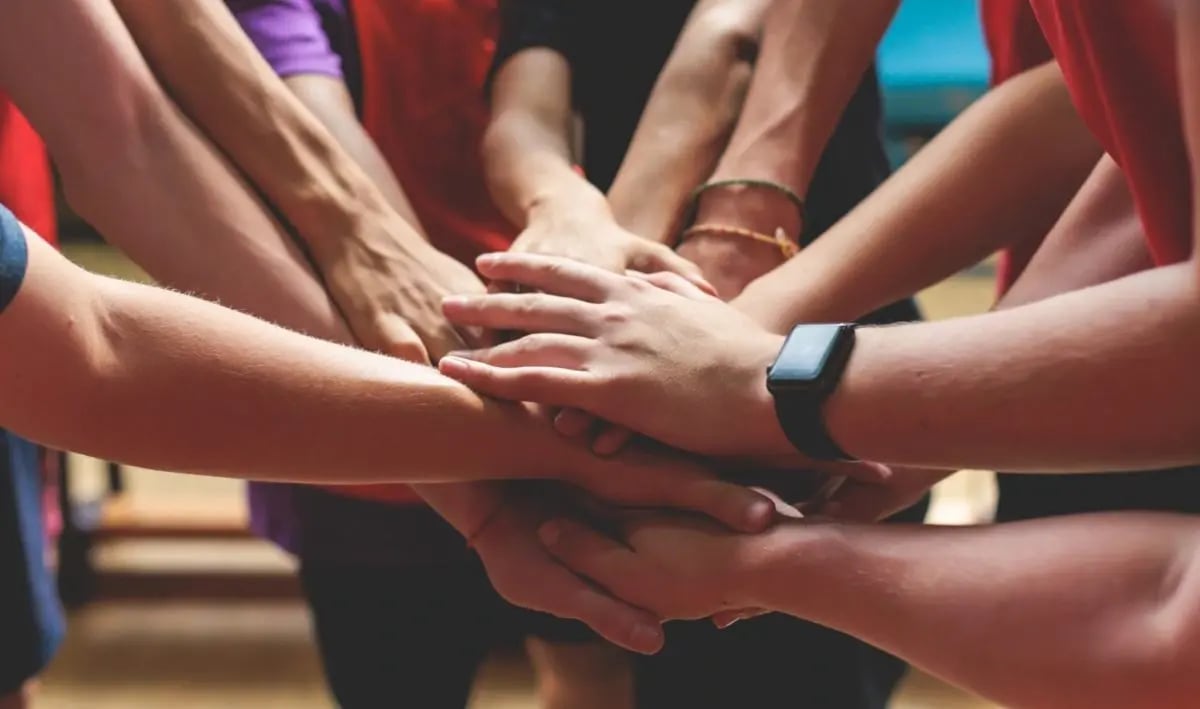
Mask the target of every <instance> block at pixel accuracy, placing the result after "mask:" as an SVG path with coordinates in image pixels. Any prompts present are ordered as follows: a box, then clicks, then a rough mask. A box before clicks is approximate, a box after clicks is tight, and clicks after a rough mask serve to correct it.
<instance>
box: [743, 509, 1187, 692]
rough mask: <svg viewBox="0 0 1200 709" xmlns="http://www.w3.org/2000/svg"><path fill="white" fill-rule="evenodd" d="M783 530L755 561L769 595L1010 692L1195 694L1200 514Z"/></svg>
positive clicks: (927, 665) (803, 613)
mask: <svg viewBox="0 0 1200 709" xmlns="http://www.w3.org/2000/svg"><path fill="white" fill-rule="evenodd" d="M772 535H773V536H774V537H775V538H776V542H775V547H774V549H773V552H772V554H771V555H770V556H769V557H768V558H769V559H770V562H771V563H769V564H767V565H765V566H764V567H763V568H762V570H761V572H760V573H759V575H758V578H759V579H761V580H760V581H759V582H758V586H759V587H760V588H761V591H760V594H761V596H762V600H764V601H766V603H767V605H766V607H772V608H779V609H782V610H785V611H786V612H788V613H790V614H793V615H796V616H799V617H802V618H806V619H810V620H813V621H816V622H818V623H821V624H823V625H828V626H830V627H832V628H835V629H838V630H841V631H844V632H847V633H850V634H851V635H854V636H856V637H860V638H862V639H864V640H866V641H868V642H870V643H872V644H874V645H877V646H879V647H881V648H883V649H884V650H887V651H888V652H891V653H893V654H896V655H898V656H899V657H902V658H904V659H906V660H908V661H909V662H911V663H912V664H913V665H915V666H917V667H920V668H921V669H923V670H926V671H928V672H930V673H932V674H934V675H937V676H939V677H941V678H943V679H945V680H947V681H949V682H951V683H953V684H956V685H960V686H963V687H966V688H967V689H970V690H972V691H974V692H976V693H978V694H980V695H982V696H984V697H986V698H988V699H991V700H993V701H996V702H999V703H1001V704H1003V705H1004V706H1013V707H1129V706H1163V707H1166V706H1184V705H1187V704H1189V703H1190V702H1191V701H1192V699H1193V698H1194V697H1195V696H1196V692H1197V690H1200V687H1198V686H1197V681H1196V679H1195V677H1196V675H1195V673H1194V672H1193V671H1192V669H1191V668H1192V667H1193V666H1194V664H1193V663H1194V661H1195V658H1196V657H1197V652H1198V650H1200V637H1196V636H1195V635H1196V634H1195V632H1194V630H1193V629H1194V628H1195V622H1194V620H1192V619H1191V618H1190V616H1192V615H1194V608H1195V601H1194V596H1195V589H1196V584H1197V583H1198V582H1200V573H1198V572H1200V568H1198V567H1197V566H1196V564H1195V563H1194V561H1193V560H1194V558H1195V556H1196V551H1197V543H1198V541H1200V529H1198V528H1197V526H1196V523H1195V522H1194V520H1192V519H1190V518H1187V517H1183V516H1165V515H1158V516H1156V515H1148V514H1124V515H1101V516H1081V517H1074V518H1059V519H1051V520H1039V521H1034V522H1024V523H1017V524H1007V525H998V526H992V527H975V528H962V527H959V528H937V527H897V526H892V525H888V526H886V527H878V526H870V527H858V526H840V525H838V526H827V527H822V526H797V527H792V528H790V529H785V530H783V531H781V532H774V533H772ZM1047 540H1053V543H1047ZM814 579H820V583H813V580H814ZM930 628H938V631H937V632H936V633H931V632H930Z"/></svg>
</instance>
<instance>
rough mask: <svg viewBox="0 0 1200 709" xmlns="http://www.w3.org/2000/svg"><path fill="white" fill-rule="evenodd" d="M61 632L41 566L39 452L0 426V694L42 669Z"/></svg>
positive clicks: (53, 596)
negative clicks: (0, 429)
mask: <svg viewBox="0 0 1200 709" xmlns="http://www.w3.org/2000/svg"><path fill="white" fill-rule="evenodd" d="M64 631H65V624H64V621H63V616H62V610H61V607H60V605H59V602H58V593H57V590H56V588H55V583H54V577H53V575H52V574H51V573H50V570H49V569H48V568H47V566H46V533H45V530H44V527H43V524H42V468H41V453H40V451H39V449H38V448H37V447H36V446H34V445H33V444H32V443H30V442H28V441H25V440H22V439H20V438H17V437H16V436H14V435H12V434H11V433H8V432H5V431H0V696H2V695H5V694H10V693H12V692H14V691H16V690H17V689H19V688H20V687H21V685H23V684H24V683H25V682H26V681H27V680H29V679H31V678H32V677H34V676H35V675H37V674H38V673H39V672H41V671H42V669H43V668H45V666H46V665H47V664H48V663H49V662H50V660H51V658H52V657H53V656H54V652H55V650H57V649H58V645H59V643H60V642H61V641H62V637H63V633H64Z"/></svg>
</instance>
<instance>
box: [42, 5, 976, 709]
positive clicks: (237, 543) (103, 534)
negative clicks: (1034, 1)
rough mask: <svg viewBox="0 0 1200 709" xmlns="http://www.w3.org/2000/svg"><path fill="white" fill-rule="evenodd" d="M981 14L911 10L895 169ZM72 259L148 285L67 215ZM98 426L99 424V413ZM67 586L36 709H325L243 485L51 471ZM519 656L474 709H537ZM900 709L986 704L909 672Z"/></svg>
mask: <svg viewBox="0 0 1200 709" xmlns="http://www.w3.org/2000/svg"><path fill="white" fill-rule="evenodd" d="M988 68H989V64H988V57H987V53H986V50H985V48H984V45H983V40H982V37H981V34H980V21H979V17H978V8H977V4H976V2H975V0H904V2H903V3H902V5H901V11H900V14H899V16H898V18H897V19H896V21H895V23H894V25H893V27H892V29H891V30H890V32H889V35H888V37H887V39H886V41H885V42H884V44H883V46H882V49H881V52H880V71H881V78H882V81H883V85H884V89H885V99H886V106H887V112H888V119H887V134H888V138H889V147H890V152H891V155H892V158H893V160H894V161H895V162H897V163H900V162H903V161H904V160H905V159H906V158H907V157H908V156H909V155H911V154H912V153H913V152H914V151H916V150H918V149H919V148H920V146H921V145H922V143H923V142H924V141H926V140H928V138H929V137H931V136H932V135H934V134H935V133H936V132H937V131H938V130H939V129H940V128H941V127H942V126H944V125H945V123H946V122H948V121H949V120H950V119H951V118H952V117H953V116H954V115H955V114H957V113H958V112H959V111H961V110H962V108H963V107H965V106H966V105H967V104H969V103H970V102H971V101H972V100H974V99H975V98H976V97H977V96H979V95H980V94H981V93H982V92H983V91H984V90H985V88H986V86H987V81H988ZM62 224H63V230H62V231H63V234H62V237H63V242H64V247H65V252H66V254H67V255H68V256H69V257H70V258H72V259H73V260H75V261H77V262H78V263H80V264H81V265H83V266H85V267H87V268H89V269H92V270H95V271H98V272H102V273H107V274H110V275H115V276H119V277H123V278H132V279H142V278H144V276H143V274H141V273H140V272H139V271H138V270H137V269H136V268H134V267H133V266H131V265H130V264H129V262H128V261H126V260H125V259H124V258H123V257H122V256H120V255H119V254H118V253H116V252H115V251H113V250H112V249H110V248H109V247H107V246H105V245H103V244H102V243H101V242H100V240H99V239H98V238H96V237H95V235H94V234H92V233H91V232H90V230H89V229H88V228H87V226H86V225H84V224H82V223H80V222H79V221H78V220H75V219H72V217H71V215H70V214H69V212H68V211H67V210H66V209H65V207H64V214H63V221H62ZM993 296H994V273H993V270H992V265H991V264H990V263H986V262H985V263H983V264H980V265H979V266H977V267H976V268H974V269H972V270H971V271H969V272H966V273H962V274H959V275H958V276H956V277H954V278H951V279H949V280H948V281H946V282H944V283H942V284H939V285H938V286H936V287H934V288H932V289H930V290H928V291H926V292H925V293H922V294H921V305H922V307H923V309H924V311H925V314H926V315H927V316H928V317H930V318H944V317H950V316H955V315H963V314H968V313H974V312H980V311H983V310H985V309H987V308H988V307H989V306H990V305H991V303H992V300H993ZM96 415H98V416H102V415H103V412H96ZM60 468H61V470H60V474H61V485H60V490H59V495H60V499H61V501H62V503H63V505H62V508H63V522H64V525H63V532H62V535H61V538H60V542H59V545H58V550H57V556H58V559H57V562H58V567H59V573H60V587H61V591H62V594H63V598H64V601H65V602H66V604H67V605H68V607H69V609H70V630H69V635H68V640H67V642H66V645H65V647H64V649H63V651H62V652H61V653H60V655H59V657H58V659H57V660H56V661H55V663H54V664H53V665H52V666H51V668H50V671H49V672H48V674H47V675H45V677H44V679H43V683H42V686H41V690H40V692H39V695H38V700H37V702H36V706H39V707H45V708H46V709H58V708H60V707H61V708H67V707H97V708H103V707H131V706H167V705H170V706H173V707H176V708H178V709H185V708H191V707H225V706H237V707H241V706H254V707H264V708H267V707H289V708H292V707H295V708H303V707H329V706H331V705H332V702H331V700H330V699H329V698H328V695H327V694H326V690H325V687H324V683H323V680H322V678H321V674H320V672H321V671H320V665H319V663H318V660H317V657H316V651H315V649H314V647H313V644H312V641H311V631H310V627H309V619H308V617H307V615H306V612H305V610H304V608H303V606H302V604H301V603H300V602H299V600H298V590H297V588H296V581H295V578H294V575H293V573H292V572H293V569H292V568H291V561H290V559H289V558H288V557H287V556H286V555H284V554H283V553H281V552H279V551H278V550H277V549H276V548H275V547H274V546H272V545H269V544H267V543H266V542H263V541H260V540H258V539H255V538H253V537H251V536H250V534H249V533H248V532H247V531H246V522H247V512H246V509H245V504H246V503H245V496H244V494H243V491H242V485H241V483H238V482H233V481H227V480H215V479H203V478H196V477H187V476H180V475H162V474H158V473H153V474H151V473H148V471H144V470H139V469H135V468H123V467H118V466H115V465H112V464H109V463H107V462H105V461H99V460H93V459H88V458H84V457H81V456H75V455H70V456H64V457H63V459H62V460H61V466H60ZM993 500H994V490H993V482H992V477H991V475H990V474H989V473H986V472H982V471H964V472H962V473H960V474H958V475H956V476H954V477H953V478H951V479H949V480H947V481H946V482H944V483H943V484H942V485H940V486H939V487H938V489H937V490H936V492H935V497H934V503H933V507H932V510H931V513H930V521H932V522H937V523H945V524H962V523H974V522H980V521H986V520H988V519H989V518H990V515H991V514H992V506H993ZM532 689H533V686H532V675H531V673H530V670H529V668H528V666H527V663H526V661H525V659H524V657H523V654H522V651H521V650H520V648H515V647H514V648H510V649H508V650H506V651H501V652H498V653H497V654H496V656H495V657H494V658H493V660H492V661H491V662H490V663H489V665H488V667H487V668H486V669H485V671H484V672H483V674H482V676H481V678H480V680H479V681H478V682H477V685H476V687H475V694H474V699H473V706H474V707H476V708H477V709H502V708H503V709H508V708H510V707H511V708H514V709H515V708H517V707H521V708H525V707H533V706H534V702H533V694H532ZM894 706H895V707H899V708H904V709H913V708H916V707H937V708H942V707H945V708H947V709H967V708H973V707H985V706H989V705H987V704H985V703H983V702H980V701H978V700H975V699H973V698H971V697H969V696H966V695H964V694H962V693H960V692H958V691H956V690H953V689H950V688H948V687H946V686H944V685H943V684H941V683H939V682H937V681H935V680H932V679H930V678H928V677H924V676H922V675H920V674H919V673H913V675H912V676H910V677H909V678H908V680H907V681H906V682H905V685H904V688H903V691H902V692H901V693H900V695H899V696H898V697H897V698H896V700H895V702H894Z"/></svg>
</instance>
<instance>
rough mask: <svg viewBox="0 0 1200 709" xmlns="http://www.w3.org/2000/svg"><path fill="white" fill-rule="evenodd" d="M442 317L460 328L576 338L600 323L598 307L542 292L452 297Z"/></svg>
mask: <svg viewBox="0 0 1200 709" xmlns="http://www.w3.org/2000/svg"><path fill="white" fill-rule="evenodd" d="M442 314H443V315H445V316H446V319H447V320H449V321H450V322H452V323H454V324H455V325H459V326H464V325H474V326H476V327H486V328H490V329H492V330H520V331H522V332H561V333H567V334H577V335H590V334H593V333H594V331H595V323H596V320H597V317H596V313H595V306H593V305H589V304H587V303H584V302H582V301H579V300H572V299H570V298H562V297H559V296H554V295H545V294H543V293H494V294H491V295H454V296H449V297H447V298H444V299H443V300H442Z"/></svg>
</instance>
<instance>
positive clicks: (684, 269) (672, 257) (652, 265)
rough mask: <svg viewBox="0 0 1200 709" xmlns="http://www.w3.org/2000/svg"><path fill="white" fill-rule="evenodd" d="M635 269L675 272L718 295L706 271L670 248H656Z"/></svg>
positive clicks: (708, 292)
mask: <svg viewBox="0 0 1200 709" xmlns="http://www.w3.org/2000/svg"><path fill="white" fill-rule="evenodd" d="M634 270H635V271H640V272H642V273H645V274H655V273H660V272H670V273H674V274H677V275H678V276H679V277H680V278H682V279H683V280H684V281H686V282H687V283H689V284H691V285H693V286H695V287H696V288H697V289H699V290H700V291H701V292H702V293H704V294H706V295H711V296H714V297H715V296H716V295H717V290H716V289H715V288H713V286H712V284H711V283H709V282H708V279H706V278H705V277H704V272H703V271H701V270H700V267H699V266H697V265H696V264H694V263H692V262H691V261H689V260H688V259H686V258H684V257H683V256H680V255H679V254H677V253H675V252H674V251H672V250H670V249H668V248H663V249H661V250H659V249H655V250H654V251H653V252H652V253H650V254H648V255H647V256H646V257H645V258H644V259H642V260H640V261H639V262H638V263H636V264H634ZM659 287H662V286H659ZM668 290H670V289H668ZM681 295H682V294H681Z"/></svg>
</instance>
